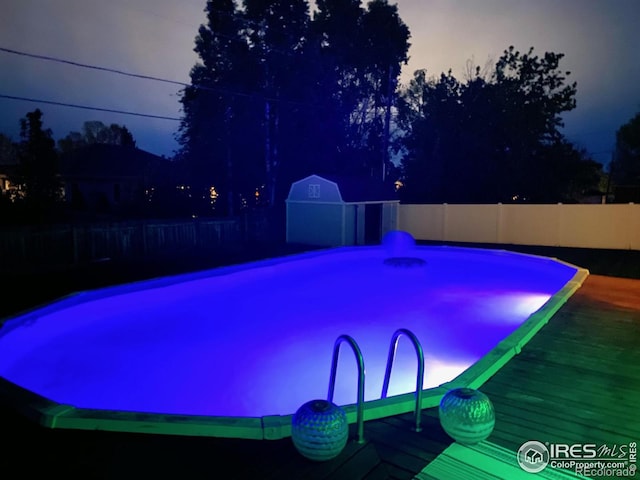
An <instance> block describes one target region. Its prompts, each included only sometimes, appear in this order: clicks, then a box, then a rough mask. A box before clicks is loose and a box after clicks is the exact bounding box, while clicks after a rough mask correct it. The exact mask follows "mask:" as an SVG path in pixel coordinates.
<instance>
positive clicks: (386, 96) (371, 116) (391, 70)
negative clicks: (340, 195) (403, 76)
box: [313, 0, 410, 178]
mask: <svg viewBox="0 0 640 480" xmlns="http://www.w3.org/2000/svg"><path fill="white" fill-rule="evenodd" d="M317 7H318V10H317V12H316V15H315V17H314V21H313V32H314V36H315V37H314V38H315V42H316V43H317V50H318V52H319V59H320V62H319V63H320V64H321V65H323V71H322V72H321V75H319V81H318V82H317V83H318V86H319V90H320V91H321V92H322V98H324V102H325V104H326V105H327V107H328V108H325V109H324V110H325V112H326V113H324V115H325V118H327V120H326V121H325V123H328V124H329V125H336V126H337V128H336V130H334V131H333V132H330V133H333V135H332V136H331V137H330V140H331V143H330V144H331V145H335V150H334V152H331V153H332V156H334V157H335V160H334V161H333V166H334V168H335V169H336V170H338V172H340V173H359V174H364V175H368V176H371V175H372V174H373V175H375V176H376V177H378V178H383V177H384V176H385V175H384V171H385V169H386V168H387V167H388V165H387V164H388V163H389V162H388V158H389V155H388V147H389V142H388V140H389V137H390V130H391V128H390V124H391V109H392V108H393V106H394V105H395V100H396V93H397V88H396V87H397V81H398V77H399V75H400V69H401V66H402V64H403V63H405V62H406V61H407V58H408V57H407V53H408V49H409V43H408V39H409V37H410V33H409V29H408V27H407V26H406V25H405V24H404V23H403V22H402V20H401V19H400V17H399V15H398V11H397V7H396V6H395V5H394V6H391V5H389V4H388V2H387V1H386V0H374V1H372V2H369V4H368V7H367V9H366V10H364V9H363V8H362V6H361V2H360V1H359V0H347V1H345V0H319V1H318V2H317Z"/></svg>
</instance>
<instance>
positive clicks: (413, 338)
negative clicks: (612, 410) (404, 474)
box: [381, 328, 424, 432]
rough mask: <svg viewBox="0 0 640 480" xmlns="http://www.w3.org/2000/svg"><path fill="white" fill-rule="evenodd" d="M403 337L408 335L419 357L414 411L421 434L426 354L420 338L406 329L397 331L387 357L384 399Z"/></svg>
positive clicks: (416, 427)
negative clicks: (399, 342) (399, 341)
mask: <svg viewBox="0 0 640 480" xmlns="http://www.w3.org/2000/svg"><path fill="white" fill-rule="evenodd" d="M402 335H406V336H407V337H409V339H410V340H411V343H412V344H413V347H414V348H415V350H416V355H417V356H418V375H417V378H416V406H415V411H414V417H415V431H416V432H419V431H421V430H422V427H421V426H420V421H421V415H422V388H423V384H424V352H423V351H422V345H420V341H419V340H418V337H416V336H415V335H414V333H413V332H412V331H410V330H407V329H406V328H400V329H398V330H396V331H395V332H394V334H393V336H392V337H391V345H389V356H388V357H387V368H386V371H385V373H384V382H383V384H382V397H381V398H386V397H387V391H388V390H389V378H390V377H391V369H392V368H393V361H394V360H395V357H396V349H397V347H398V340H400V337H401V336H402Z"/></svg>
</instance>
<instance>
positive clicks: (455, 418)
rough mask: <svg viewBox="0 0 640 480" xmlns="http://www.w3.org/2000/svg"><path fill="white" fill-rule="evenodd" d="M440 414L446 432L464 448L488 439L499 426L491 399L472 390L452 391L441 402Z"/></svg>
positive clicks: (458, 389)
mask: <svg viewBox="0 0 640 480" xmlns="http://www.w3.org/2000/svg"><path fill="white" fill-rule="evenodd" d="M438 413H439V416H440V425H442V428H443V429H444V431H445V432H447V434H448V435H449V436H450V437H451V438H453V439H454V440H455V441H457V442H458V443H461V444H463V445H474V444H476V443H480V442H482V441H483V440H486V439H487V438H488V437H489V435H491V432H492V431H493V427H494V426H495V423H496V415H495V411H494V409H493V404H492V403H491V400H490V399H489V397H487V396H486V395H485V394H484V393H482V392H480V391H478V390H474V389H472V388H456V389H453V390H449V391H448V392H447V393H446V394H445V395H444V396H443V397H442V400H441V401H440V406H439V408H438Z"/></svg>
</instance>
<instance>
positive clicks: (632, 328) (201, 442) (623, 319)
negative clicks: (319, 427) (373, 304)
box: [0, 275, 640, 480]
mask: <svg viewBox="0 0 640 480" xmlns="http://www.w3.org/2000/svg"><path fill="white" fill-rule="evenodd" d="M480 390H482V391H483V392H485V393H486V394H487V395H488V396H489V397H490V398H491V400H492V401H493V403H494V407H495V410H496V427H495V430H494V431H493V433H492V435H491V436H490V437H489V439H488V440H489V441H490V442H492V443H493V444H496V445H497V446H499V447H503V448H506V449H508V450H510V451H513V452H515V451H516V450H517V449H518V448H519V447H520V445H521V444H522V443H524V442H525V441H528V440H539V441H541V442H545V441H548V442H563V443H596V444H605V443H606V444H607V445H609V446H612V445H620V444H624V443H629V442H631V441H635V442H640V420H638V405H640V280H633V279H624V278H617V277H604V276H598V275H590V276H589V277H588V278H587V279H586V281H585V282H584V284H583V285H582V287H581V288H580V289H579V290H578V291H577V292H576V293H575V294H574V295H573V296H572V297H571V298H570V299H569V300H568V302H567V303H566V304H565V305H564V306H563V307H562V308H561V309H560V310H559V311H558V312H557V313H556V315H555V316H554V317H553V318H552V319H551V321H550V322H549V324H547V325H546V326H545V327H543V328H542V330H541V331H540V332H539V333H538V334H537V335H536V336H535V337H534V338H533V339H532V340H531V341H530V342H529V343H528V344H527V345H526V346H525V348H523V350H522V352H521V353H520V354H519V355H517V356H516V357H514V358H513V359H512V360H510V361H509V362H508V363H507V365H505V366H504V367H503V368H502V369H501V370H500V371H499V372H498V373H496V374H495V375H494V376H493V377H492V378H490V379H489V380H488V381H487V382H486V383H485V384H484V385H483V386H482V387H481V388H480ZM0 401H1V399H0ZM412 420H413V419H412V414H406V415H401V416H397V417H391V418H386V419H381V420H375V421H370V422H366V423H365V430H364V433H365V439H366V442H365V443H364V444H358V443H356V442H355V440H352V441H350V442H349V443H348V444H347V447H346V448H345V450H344V451H343V452H342V453H341V455H339V456H338V457H337V458H336V459H334V460H331V461H328V462H323V463H314V462H311V461H308V460H306V459H305V458H303V457H302V456H300V455H299V454H298V453H297V451H296V450H295V448H294V447H293V444H292V442H291V440H290V439H284V440H277V441H248V440H235V439H234V440H228V439H216V438H199V437H170V436H152V435H144V434H140V435H135V434H120V433H110V432H85V431H62V430H46V429H42V428H40V427H38V426H36V425H34V424H32V423H30V422H29V421H27V420H25V419H23V418H22V417H20V416H17V415H16V414H14V413H13V412H11V410H9V409H8V408H6V406H5V408H2V409H0V422H1V423H0V425H2V427H1V428H2V430H0V431H1V433H0V435H2V437H3V439H4V440H5V442H3V443H4V447H2V450H1V452H2V453H1V457H0V458H2V462H3V464H4V471H5V472H7V471H8V472H11V471H13V468H16V469H17V471H19V472H20V474H19V476H20V478H37V477H39V476H42V477H43V478H51V477H55V476H61V477H64V478H78V479H83V480H86V479H94V478H96V479H111V478H113V479H129V478H131V479H143V478H144V479H147V478H170V479H177V478H180V479H200V478H202V479H205V478H206V479H213V478H224V479H233V478H237V479H248V478H252V479H253V478H265V479H286V480H289V479H294V480H298V479H345V480H357V479H367V480H373V479H412V478H414V477H416V475H418V474H419V473H420V472H421V471H422V470H423V469H424V468H425V467H426V466H427V465H428V464H429V463H430V462H431V461H432V460H434V459H435V458H436V457H437V456H438V455H439V454H440V453H442V452H443V451H444V450H445V449H446V448H447V447H449V446H450V445H451V443H452V440H451V439H450V438H449V437H448V436H447V435H446V434H445V433H444V431H443V430H442V428H441V427H440V424H439V422H438V416H437V410H436V409H428V410H425V411H424V413H423V430H422V431H421V432H419V433H416V432H414V431H412V429H411V426H412ZM353 433H355V432H353ZM352 438H355V435H352ZM45 476H46V477H45ZM8 478H9V477H8ZM496 478H500V477H496ZM532 478H533V477H532Z"/></svg>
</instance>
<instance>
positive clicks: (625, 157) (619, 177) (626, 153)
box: [611, 113, 640, 186]
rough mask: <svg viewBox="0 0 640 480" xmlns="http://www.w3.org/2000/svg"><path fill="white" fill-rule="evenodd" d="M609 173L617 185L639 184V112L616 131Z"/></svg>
mask: <svg viewBox="0 0 640 480" xmlns="http://www.w3.org/2000/svg"><path fill="white" fill-rule="evenodd" d="M611 174H612V176H613V181H614V182H615V183H616V184H617V185H636V186H640V113H637V114H636V115H635V116H634V117H633V118H632V119H631V120H629V121H628V122H627V123H625V124H624V125H622V126H621V127H620V128H619V129H618V130H617V132H616V146H615V157H614V160H613V163H612V168H611Z"/></svg>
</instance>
